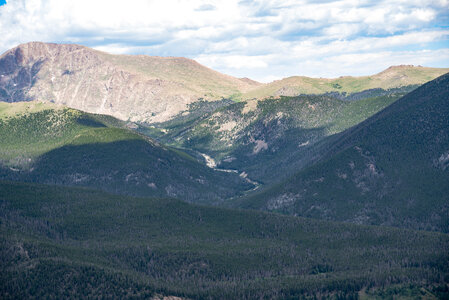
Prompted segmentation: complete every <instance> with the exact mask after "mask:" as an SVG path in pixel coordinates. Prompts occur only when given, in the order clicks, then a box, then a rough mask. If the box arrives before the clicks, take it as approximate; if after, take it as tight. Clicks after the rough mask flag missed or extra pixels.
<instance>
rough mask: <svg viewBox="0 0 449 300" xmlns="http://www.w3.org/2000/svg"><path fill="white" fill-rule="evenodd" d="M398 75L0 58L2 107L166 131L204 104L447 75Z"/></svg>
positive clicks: (125, 58) (43, 52) (88, 55)
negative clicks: (323, 75) (53, 109)
mask: <svg viewBox="0 0 449 300" xmlns="http://www.w3.org/2000/svg"><path fill="white" fill-rule="evenodd" d="M388 70H389V71H388ZM397 70H398V68H397V67H396V68H395V67H393V69H392V68H389V69H387V70H384V71H383V72H380V73H378V74H377V75H373V76H371V77H370V76H365V77H341V78H337V79H317V78H310V77H305V76H296V77H289V78H285V79H282V80H279V81H274V82H271V83H268V84H264V83H259V82H255V81H254V80H252V79H249V78H235V77H232V76H230V75H226V74H222V73H220V72H218V71H215V70H212V69H210V68H208V67H205V66H203V65H201V64H200V63H198V62H197V61H195V60H192V59H189V58H182V57H158V56H147V55H113V54H109V53H106V52H102V51H98V50H95V49H91V48H88V47H86V46H81V45H76V44H54V43H42V42H30V43H26V44H21V45H19V46H17V47H15V48H13V49H10V50H8V51H6V52H5V53H3V54H2V55H1V56H0V101H6V102H16V101H29V100H42V101H47V102H55V103H60V104H64V105H66V106H69V107H71V108H75V109H80V110H83V111H86V112H90V113H101V114H108V115H112V116H114V117H116V118H119V119H121V120H130V121H138V122H146V123H160V122H165V121H168V120H171V119H172V118H174V117H175V116H176V115H178V114H180V113H188V106H189V105H190V104H193V103H197V102H198V101H204V100H205V101H219V100H222V99H233V100H235V101H241V100H248V99H253V98H254V99H259V100H260V99H264V98H269V97H279V96H297V95H300V94H321V93H326V92H338V93H353V92H360V91H362V90H366V89H372V88H384V89H385V88H396V87H400V86H404V85H413V84H422V83H424V82H426V81H429V80H431V79H433V78H435V77H436V76H437V75H441V74H442V73H445V72H449V69H436V68H424V67H407V70H406V71H404V72H405V73H404V72H403V73H404V74H402V73H401V74H402V75H401V74H399V75H397V76H393V77H392V78H393V79H394V80H392V78H390V77H391V76H390V77H388V76H387V77H388V78H380V77H382V76H383V77H385V74H387V75H388V74H390V73H391V72H392V71H397ZM385 72H386V73H385ZM379 74H383V75H382V76H380V75H379ZM376 76H377V77H376ZM379 76H380V77H379ZM370 78H374V79H373V80H371V79H370ZM376 78H377V79H376ZM386 82H389V83H386Z"/></svg>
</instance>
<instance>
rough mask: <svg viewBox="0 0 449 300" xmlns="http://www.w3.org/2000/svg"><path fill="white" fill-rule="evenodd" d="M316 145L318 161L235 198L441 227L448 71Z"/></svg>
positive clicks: (448, 212)
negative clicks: (270, 185)
mask: <svg viewBox="0 0 449 300" xmlns="http://www.w3.org/2000/svg"><path fill="white" fill-rule="evenodd" d="M323 149H324V150H323ZM321 151H322V152H323V153H324V154H323V156H322V158H321V160H320V162H319V163H317V164H315V165H313V166H312V167H310V168H308V169H306V170H303V171H300V172H299V173H297V174H296V175H295V176H293V177H292V178H290V179H289V180H287V181H286V182H284V183H282V184H280V185H278V186H276V187H273V188H271V189H270V190H268V191H265V192H263V193H261V194H258V195H254V196H253V197H251V198H250V199H246V200H243V201H242V202H240V203H239V204H237V205H239V206H242V207H251V208H260V209H268V210H277V211H282V212H286V213H292V214H297V215H301V216H309V217H316V218H324V219H330V220H340V221H349V222H355V223H363V224H382V225H393V226H404V227H411V228H416V229H427V230H441V231H444V232H449V196H448V195H449V172H448V171H449V168H448V162H449V74H446V75H443V76H441V77H439V78H437V79H435V80H433V81H431V82H429V83H427V84H425V85H423V86H422V87H420V88H418V89H416V90H415V91H413V92H411V93H409V94H408V95H406V96H404V97H403V98H401V99H400V100H398V101H396V102H395V103H393V104H392V105H390V106H389V107H387V108H386V109H384V110H383V111H381V112H379V113H378V114H376V115H374V116H373V117H371V118H369V119H367V120H366V121H364V122H362V123H361V124H359V125H357V126H355V127H353V128H351V129H349V130H347V131H346V132H343V133H342V134H341V135H337V136H332V137H330V138H329V140H328V143H327V144H325V146H324V147H323V148H322V149H321ZM326 152H327V153H326Z"/></svg>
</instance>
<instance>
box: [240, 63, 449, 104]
mask: <svg viewBox="0 0 449 300" xmlns="http://www.w3.org/2000/svg"><path fill="white" fill-rule="evenodd" d="M447 72H449V68H427V67H421V66H407V65H401V66H392V67H390V68H388V69H386V70H384V71H382V72H380V73H378V74H375V75H371V76H360V77H352V76H342V77H339V78H334V79H328V78H311V77H305V76H292V77H288V78H284V79H282V80H276V81H273V82H271V83H268V84H266V85H263V86H260V87H258V88H256V89H254V90H251V91H249V92H247V93H244V94H243V96H242V98H243V99H253V98H256V99H263V98H266V97H279V96H297V95H300V94H322V93H327V92H337V93H349V94H351V93H357V92H361V91H364V90H369V89H384V90H388V89H392V88H399V87H405V86H409V85H421V84H424V83H426V82H428V81H430V80H433V79H435V78H436V77H438V76H441V75H443V74H445V73H447Z"/></svg>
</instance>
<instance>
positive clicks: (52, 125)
mask: <svg viewBox="0 0 449 300" xmlns="http://www.w3.org/2000/svg"><path fill="white" fill-rule="evenodd" d="M448 72H449V69H448V68H427V67H421V66H410V65H400V66H392V67H390V68H388V69H386V70H384V71H382V72H379V73H377V74H374V75H371V76H361V77H351V76H345V77H340V78H334V79H326V78H309V77H304V76H293V77H288V78H284V79H282V80H276V81H273V82H271V83H259V82H256V81H253V80H250V79H248V78H236V77H232V76H228V75H225V74H221V73H219V72H217V71H214V70H212V69H209V68H207V67H205V66H202V65H201V64H199V63H197V62H196V61H194V60H191V59H187V58H182V57H156V56H144V55H112V54H108V53H106V52H101V51H98V50H94V49H90V48H88V47H85V46H80V45H74V44H51V43H41V42H32V43H28V44H22V45H19V46H18V47H15V48H13V49H11V50H9V51H7V52H5V53H4V54H2V55H1V56H0V141H1V142H0V232H1V234H0V240H1V243H0V267H1V268H2V270H3V272H2V273H1V275H0V276H1V282H2V284H0V298H2V299H3V298H5V299H17V298H32V297H36V298H46V297H50V298H145V299H149V298H150V299H167V298H164V297H180V298H181V299H272V298H274V299H298V298H301V299H328V298H329V299H383V298H391V299H409V298H413V299H421V298H424V299H440V298H441V299H444V298H445V297H447V295H448V294H449V292H448V291H449V285H448V282H449V280H448V279H449V268H448V266H449V255H448V252H447V249H448V248H449V237H448V233H449V198H448V195H449V173H448V170H449V167H448V166H449V73H448ZM55 274H56V276H54V275H55ZM168 299H170V298H168Z"/></svg>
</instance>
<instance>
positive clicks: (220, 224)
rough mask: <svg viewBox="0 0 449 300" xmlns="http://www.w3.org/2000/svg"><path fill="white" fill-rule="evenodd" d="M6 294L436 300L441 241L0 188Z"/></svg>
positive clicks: (440, 285) (158, 203)
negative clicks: (426, 299) (417, 299)
mask: <svg viewBox="0 0 449 300" xmlns="http://www.w3.org/2000/svg"><path fill="white" fill-rule="evenodd" d="M0 204H1V205H0V232H1V234H0V257H1V258H2V259H1V260H0V267H1V269H2V272H1V274H0V278H1V282H2V284H1V285H0V294H1V295H2V298H17V297H18V298H29V297H30V296H33V297H43V296H45V297H49V296H50V297H54V298H69V297H72V298H80V297H85V298H87V297H90V298H101V297H106V298H123V297H131V296H134V297H135V298H148V297H150V296H151V295H152V294H153V295H154V293H155V292H158V293H160V294H163V295H177V296H183V297H187V298H191V299H260V298H280V299H298V298H303V297H313V296H316V295H320V296H321V297H337V296H338V298H341V299H348V298H352V299H353V298H356V297H357V296H358V295H359V293H363V294H364V295H370V296H372V297H376V296H377V297H379V296H380V297H382V295H384V296H383V298H384V297H385V295H390V296H391V297H400V296H401V295H403V296H407V295H408V297H410V296H421V297H422V296H423V295H426V296H427V297H441V296H444V293H445V291H446V293H447V281H445V279H447V276H448V275H449V270H448V267H447V266H448V259H449V257H448V254H447V251H446V250H447V248H448V247H449V238H448V236H447V235H445V234H441V233H431V232H418V231H411V230H401V229H393V228H388V227H374V226H358V225H354V224H339V223H332V222H323V221H319V220H311V219H304V218H295V217H289V216H281V215H276V214H269V213H264V212H256V211H233V210H228V209H220V208H211V207H204V206H194V205H189V204H187V203H184V202H182V201H178V200H174V199H154V198H131V197H123V196H114V195H109V194H105V193H101V192H98V191H90V190H86V189H79V188H77V189H75V188H67V187H54V186H51V187H50V186H42V185H31V184H22V183H5V182H0Z"/></svg>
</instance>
